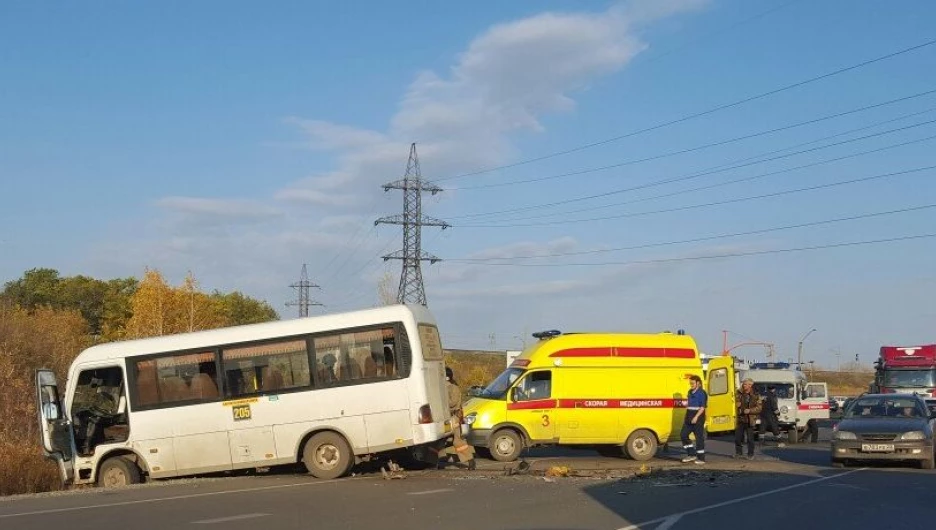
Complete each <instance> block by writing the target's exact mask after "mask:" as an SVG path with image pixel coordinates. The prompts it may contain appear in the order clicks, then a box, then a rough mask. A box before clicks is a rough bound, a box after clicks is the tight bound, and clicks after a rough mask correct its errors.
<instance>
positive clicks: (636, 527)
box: [618, 468, 866, 530]
mask: <svg viewBox="0 0 936 530" xmlns="http://www.w3.org/2000/svg"><path fill="white" fill-rule="evenodd" d="M865 469H866V468H861V469H854V470H852V471H846V472H844V473H839V474H838V475H832V476H830V477H821V478H817V479H813V480H807V481H806V482H799V483H797V484H791V485H789V486H783V487H781V488H776V489H772V490H769V491H762V492H760V493H755V494H753V495H748V496H746V497H738V498H737V499H731V500H729V501H723V502H719V503H715V504H710V505H708V506H702V507H701V508H694V509H692V510H686V511H684V512H679V513H673V514H670V515H667V516H665V517H658V518H656V519H652V520H650V521H645V522H643V523H640V524H632V525H630V526H625V527H622V528H619V529H618V530H641V529H642V528H643V527H645V526H649V525H655V524H658V523H660V524H661V526H660V528H661V529H662V528H670V527H672V526H673V525H674V524H676V521H678V520H679V518H681V517H683V516H686V515H691V514H694V513H702V512H707V511H709V510H714V509H715V508H721V507H724V506H730V505H732V504H737V503H739V502H744V501H749V500H751V499H757V498H759V497H766V496H767V495H774V494H776V493H780V492H781V491H787V490H792V489H796V488H801V487H803V486H811V485H813V484H819V483H820V482H825V481H827V480H832V479H836V478H841V477H844V476H846V475H851V474H852V473H857V472H859V471H864V470H865ZM673 518H675V520H674V519H673ZM667 524H668V525H669V526H665V527H664V525H667Z"/></svg>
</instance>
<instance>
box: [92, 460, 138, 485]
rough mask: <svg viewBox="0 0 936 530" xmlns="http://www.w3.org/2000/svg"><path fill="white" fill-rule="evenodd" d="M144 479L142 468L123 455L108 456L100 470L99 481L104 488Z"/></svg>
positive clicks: (136, 482)
mask: <svg viewBox="0 0 936 530" xmlns="http://www.w3.org/2000/svg"><path fill="white" fill-rule="evenodd" d="M142 481H143V480H142V478H141V474H140V468H139V467H137V465H136V464H135V463H133V462H131V461H130V460H128V459H126V458H124V457H122V456H114V457H111V458H108V459H107V460H105V461H104V463H103V464H101V468H100V469H99V470H98V477H97V483H98V486H99V487H102V488H119V487H121V486H129V485H131V484H139V483H140V482H142Z"/></svg>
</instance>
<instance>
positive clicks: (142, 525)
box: [0, 434, 936, 530]
mask: <svg viewBox="0 0 936 530" xmlns="http://www.w3.org/2000/svg"><path fill="white" fill-rule="evenodd" d="M824 439H825V440H827V439H828V438H827V434H826V435H825V437H824ZM709 447H710V451H711V452H710V454H711V456H710V458H709V460H710V462H709V463H708V464H707V465H706V466H705V467H704V468H703V466H696V465H692V464H688V465H687V464H681V463H679V462H678V458H679V457H680V456H681V454H679V453H678V452H676V451H673V452H671V453H662V454H661V455H660V457H659V458H657V459H655V460H653V461H651V462H649V463H648V465H646V466H644V467H643V468H642V469H641V467H642V466H641V464H640V463H636V462H632V461H628V460H623V459H609V458H602V457H599V456H597V455H596V454H595V453H592V452H591V451H585V450H580V451H555V450H553V451H544V450H540V451H534V452H531V453H530V454H529V455H527V456H526V462H528V463H530V464H531V469H530V470H529V471H528V472H526V473H520V474H511V475H509V476H508V475H507V473H508V471H516V470H517V466H516V465H512V466H505V465H504V464H500V463H495V462H490V461H485V462H483V463H482V465H481V466H479V469H478V470H477V471H474V472H469V471H467V470H462V469H457V468H449V469H446V470H442V471H435V470H432V471H406V472H403V473H402V474H401V475H399V476H401V478H399V479H392V478H390V479H388V478H384V477H383V476H382V475H381V474H380V473H376V472H367V473H365V474H362V475H357V476H355V477H351V478H346V479H341V480H337V481H320V480H316V479H312V478H311V477H308V476H306V475H301V474H291V473H277V474H266V475H257V476H242V477H233V478H203V479H189V480H180V481H167V482H157V483H154V484H145V485H141V486H137V487H132V488H125V489H120V490H99V489H86V490H79V491H74V492H67V493H63V494H51V495H38V496H23V497H17V498H13V499H8V500H5V501H0V529H4V530H6V529H9V530H45V529H47V528H66V527H67V528H69V530H82V529H94V530H99V529H101V528H107V527H111V526H112V525H115V524H119V525H124V526H129V527H130V528H132V530H157V529H160V530H161V529H168V528H172V529H178V528H223V529H225V530H239V529H247V528H250V529H253V530H255V529H256V528H258V527H262V528H263V529H264V530H293V529H308V528H316V529H332V528H334V529H345V528H439V527H445V528H446V529H451V530H459V529H471V530H477V529H478V528H490V529H509V530H513V529H518V530H519V529H573V528H575V529H578V528H583V529H584V528H588V529H608V530H618V529H625V528H626V529H631V530H636V529H637V528H641V529H659V530H667V529H670V530H671V529H677V530H678V529H694V530H697V529H699V528H715V527H716V525H718V526H726V525H727V526H737V525H743V526H754V527H757V528H764V529H774V528H777V529H779V528H783V529H784V530H787V529H788V528H790V527H791V526H793V527H800V528H822V527H832V528H844V527H855V528H912V527H915V526H921V527H922V526H924V525H926V526H929V525H931V524H932V521H934V520H936V503H933V502H932V499H933V498H936V494H934V491H933V490H934V488H936V473H934V472H932V471H920V470H916V469H912V468H910V467H898V468H883V467H873V468H870V469H868V468H860V469H846V470H838V469H832V468H830V467H828V465H827V463H828V444H827V443H824V442H820V443H819V444H816V445H811V444H807V445H798V446H794V447H791V448H786V449H777V448H776V447H774V446H772V444H768V445H766V446H765V447H763V448H760V449H759V450H758V456H757V458H756V459H755V460H754V461H747V460H734V459H731V458H729V456H730V454H731V453H732V452H733V447H732V444H731V442H730V441H729V440H726V439H713V440H711V443H710V444H709ZM562 466H565V469H562ZM550 467H552V468H553V471H568V474H569V476H560V477H545V476H543V471H544V470H546V469H549V468H550ZM505 469H506V470H505Z"/></svg>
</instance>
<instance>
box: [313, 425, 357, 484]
mask: <svg viewBox="0 0 936 530" xmlns="http://www.w3.org/2000/svg"><path fill="white" fill-rule="evenodd" d="M353 456H354V455H352V454H351V446H350V445H348V442H346V441H345V439H344V437H343V436H341V435H340V434H338V433H336V432H332V431H323V432H320V433H318V434H316V435H314V436H312V438H309V441H308V442H306V444H305V446H304V447H303V448H302V463H303V464H305V466H306V469H307V470H308V471H309V474H310V475H312V476H313V477H315V478H320V479H325V480H331V479H336V478H339V477H342V476H344V475H345V474H346V473H347V472H348V471H350V470H351V466H352V465H354V458H353Z"/></svg>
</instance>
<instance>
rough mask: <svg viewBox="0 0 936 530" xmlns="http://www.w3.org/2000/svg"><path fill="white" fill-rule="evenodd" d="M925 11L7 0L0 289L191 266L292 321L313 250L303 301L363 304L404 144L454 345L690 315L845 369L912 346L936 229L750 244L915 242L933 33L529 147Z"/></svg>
mask: <svg viewBox="0 0 936 530" xmlns="http://www.w3.org/2000/svg"><path fill="white" fill-rule="evenodd" d="M932 20H936V4H934V3H932V2H929V1H926V0H916V1H914V0H906V1H903V2H901V6H900V8H899V9H896V8H893V6H891V7H888V6H887V5H885V4H883V3H880V2H871V1H859V2H855V1H850V0H822V1H807V0H798V1H792V2H790V1H780V0H777V1H766V0H765V1H758V2H750V1H742V0H709V1H702V0H688V1H676V0H666V1H653V2H650V1H643V2H639V1H637V2H633V1H632V2H606V3H603V2H597V1H596V2H587V3H586V2H558V1H549V2H481V3H478V2H472V3H462V4H458V3H455V4H452V3H439V2H419V3H416V4H408V5H407V6H405V7H403V6H400V5H399V4H394V3H391V2H340V3H324V2H321V3H311V2H279V3H277V4H275V5H273V6H270V5H263V6H261V5H259V4H251V3H247V2H233V3H232V2H214V1H205V2H198V3H197V4H192V3H187V2H160V3H158V4H156V3H148V4H147V3H142V2H137V3H123V4H120V5H108V6H106V7H105V6H104V5H103V4H87V3H84V4H78V3H37V2H30V3H26V2H21V3H6V4H4V5H3V6H2V7H0V64H2V65H3V67H2V68H0V180H2V184H3V195H2V208H0V226H2V227H3V228H2V229H0V256H2V259H0V281H9V280H12V279H15V278H18V277H20V276H21V275H22V273H23V272H24V271H25V270H27V269H29V268H33V267H52V268H56V269H58V270H59V271H60V272H61V273H62V274H64V275H73V274H86V275H90V276H94V277H98V278H112V277H123V276H138V277H139V276H141V275H142V273H143V270H144V268H146V267H150V268H157V269H159V270H160V271H162V272H163V273H164V274H165V275H166V276H167V277H168V278H169V279H170V281H172V282H173V283H178V282H181V280H182V278H183V277H184V275H185V274H186V272H187V271H192V272H193V273H194V274H195V276H196V277H197V278H198V279H199V281H200V285H201V287H202V288H203V289H207V290H211V289H220V290H223V291H231V290H240V291H242V292H245V293H247V294H249V295H251V296H254V297H257V298H262V299H265V300H267V301H268V302H270V303H271V304H272V305H273V306H274V307H276V308H277V310H278V311H279V312H280V314H281V315H282V316H283V317H284V318H292V317H293V316H294V315H295V309H294V308H287V307H285V306H284V303H285V302H287V301H288V300H291V299H293V298H294V297H295V295H296V293H295V292H294V291H293V290H292V289H291V288H290V287H289V284H291V283H293V282H295V281H296V280H297V279H298V276H299V272H300V269H301V267H302V264H303V263H307V264H308V268H309V273H310V276H311V279H312V281H314V282H315V283H317V284H319V285H321V287H322V288H321V289H317V290H315V291H314V292H313V298H315V299H316V300H319V301H321V302H323V303H324V304H325V307H324V308H313V310H312V312H313V313H321V312H325V311H340V310H345V309H354V308H359V307H367V306H371V305H374V304H375V303H376V301H377V284H378V282H379V280H380V278H381V277H383V275H384V274H385V273H387V272H389V273H391V274H392V275H393V277H394V285H395V284H396V278H397V276H398V274H399V267H400V264H399V262H397V261H390V262H384V261H383V260H381V259H380V256H381V255H383V254H385V253H388V252H391V251H393V250H396V249H398V248H400V247H401V245H402V241H401V234H400V230H399V228H398V227H394V226H389V225H380V226H378V227H375V226H374V223H373V221H374V220H375V219H376V218H378V217H380V216H384V215H392V214H394V213H398V212H399V211H400V210H401V209H402V196H401V194H400V193H399V192H387V193H385V192H384V191H383V190H382V189H381V187H380V185H381V184H383V183H385V182H389V181H391V180H395V179H397V178H400V177H401V176H402V173H403V170H404V169H405V166H406V159H407V155H408V147H409V144H410V143H411V142H417V146H418V147H417V148H418V150H419V154H420V162H421V164H422V172H423V177H424V178H425V179H428V180H435V181H436V182H437V183H438V184H439V185H440V186H442V187H443V188H445V189H446V191H445V192H444V193H442V194H439V195H436V196H431V197H430V196H427V197H425V198H424V201H423V207H424V213H425V214H426V215H430V216H433V217H437V218H440V219H445V220H447V221H448V222H450V223H451V224H452V227H451V228H450V229H447V230H445V231H439V230H438V229H434V228H427V229H426V230H425V231H424V233H423V245H424V249H425V250H427V251H428V252H430V253H432V254H435V255H437V256H439V257H441V258H443V259H444V261H442V262H440V263H437V264H434V265H428V264H426V265H425V266H424V269H423V274H424V277H425V283H426V292H427V297H428V300H429V306H430V308H431V309H432V310H433V311H434V313H435V314H436V316H437V318H438V319H439V321H440V325H441V328H442V331H443V340H444V342H445V344H446V346H448V347H467V348H487V347H495V348H498V349H506V348H516V347H520V346H521V344H522V343H523V342H524V341H526V342H529V340H530V338H529V335H530V333H532V332H534V331H537V330H541V329H552V328H558V329H561V330H566V331H575V330H578V331H585V330H615V331H660V330H664V329H677V328H684V329H686V330H687V331H688V332H689V333H691V334H693V335H694V336H695V337H696V338H697V340H698V341H699V343H700V346H701V347H702V348H703V350H704V351H707V352H712V353H714V352H717V351H718V350H720V348H721V342H722V330H725V329H727V330H731V331H732V332H733V333H732V334H730V336H729V340H730V343H731V344H732V345H734V344H737V343H740V342H744V341H746V340H750V339H755V340H757V341H765V342H771V343H774V344H775V345H776V349H777V351H778V356H779V357H780V358H782V359H786V358H789V357H792V356H795V351H796V343H797V341H798V340H799V338H800V337H801V336H802V335H803V334H804V333H806V332H807V331H809V330H810V329H812V328H816V329H817V330H818V331H817V332H816V333H814V334H812V335H811V336H810V337H809V339H808V340H807V342H806V347H805V351H806V354H805V358H806V359H815V360H816V361H817V362H819V363H822V364H824V365H826V366H834V365H835V364H836V363H837V362H838V360H839V359H841V361H842V362H845V361H846V360H851V359H853V358H854V354H855V353H858V354H860V356H861V359H862V360H863V361H864V362H866V363H867V362H870V361H871V360H872V358H873V357H874V355H875V352H876V351H877V348H878V347H879V346H880V345H882V344H916V343H925V342H934V341H936V331H934V329H936V328H934V326H933V323H934V321H936V308H934V306H933V303H932V300H933V296H934V294H936V275H934V272H933V266H932V264H933V263H934V258H936V244H934V242H936V239H934V238H924V239H912V240H905V241H898V242H890V243H878V244H869V245H859V246H848V247H838V248H827V249H817V250H812V251H801V252H773V251H776V250H782V249H796V248H803V247H823V246H828V245H835V244H839V243H847V242H861V241H874V240H882V239H893V238H899V237H905V236H913V235H922V234H928V233H933V232H936V228H934V226H936V223H934V221H936V208H934V207H931V205H934V204H936V171H934V170H919V169H920V168H925V167H929V166H933V165H936V158H934V157H933V154H932V153H933V149H934V145H936V140H930V139H928V137H930V136H933V135H936V123H928V122H931V121H933V120H936V93H934V94H924V95H919V94H921V93H924V92H926V91H929V90H934V89H936V69H934V68H933V65H934V64H936V45H931V46H927V47H924V48H920V49H918V50H915V51H912V52H908V53H904V54H900V55H897V56H895V57H893V58H890V59H887V60H883V61H880V62H876V63H874V64H870V65H867V66H865V67H861V68H857V69H854V70H852V71H848V72H845V73H842V74H838V75H835V76H831V77H829V78H826V79H822V80H819V81H815V82H811V83H808V84H804V85H802V86H799V87H796V88H793V89H790V90H785V91H782V92H778V93H776V94H773V95H770V96H767V97H764V98H760V99H757V100H755V101H751V102H748V103H745V104H741V105H737V106H734V107H731V108H727V109H724V110H720V111H717V112H712V113H710V114H707V115H705V116H700V117H698V118H693V119H690V120H686V121H683V122H680V123H676V124H673V125H670V126H665V127H660V128H658V129H655V130H653V131H649V132H646V133H642V134H636V135H633V136H629V137H627V138H623V139H620V140H617V141H611V142H607V143H604V144H602V145H599V146H595V147H592V148H587V149H581V150H577V151H575V152H572V153H569V154H565V155H561V156H549V155H552V154H554V153H557V152H562V151H566V150H569V149H572V148H576V147H579V146H582V145H586V144H591V143H594V142H601V141H603V140H606V139H609V138H614V137H618V136H622V135H626V134H628V133H630V132H633V131H638V130H641V129H645V128H649V127H653V126H655V125H658V124H662V123H666V122H670V121H673V120H679V119H680V118H683V117H686V116H690V115H693V114H696V113H699V112H703V111H706V110H708V109H712V108H715V107H719V106H721V105H725V104H729V103H732V102H736V101H739V100H742V99H745V98H748V97H750V96H754V95H757V94H762V93H765V92H769V91H771V90H774V89H776V88H780V87H783V86H787V85H790V84H793V83H797V82H799V81H803V80H807V79H811V78H813V77H817V76H820V75H823V74H825V73H828V72H832V71H835V70H837V69H840V68H844V67H847V66H850V65H854V64H858V63H861V62H863V61H866V60H869V59H874V58H876V57H880V56H883V55H886V54H888V53H892V52H896V51H899V50H903V49H905V48H909V47H912V46H915V45H918V44H921V43H924V42H927V41H930V40H932V39H934V38H936V33H934V31H933V28H932V23H931V22H932ZM907 96H915V97H911V98H908V99H904V100H903V101H898V102H894V103H889V104H886V105H879V106H877V107H874V108H871V109H868V110H863V111H860V112H851V113H849V114H846V115H843V116H840V117H838V118H831V119H825V120H821V121H817V122H815V123H811V124H807V125H803V126H797V127H792V128H788V129H785V130H783V131H779V132H775V133H770V134H762V135H759V136H756V137H753V138H749V139H746V140H738V141H731V142H728V143H724V144H723V145H720V146H715V147H709V148H700V147H701V146H704V145H706V144H710V143H717V142H721V141H724V140H730V139H733V138H737V137H741V136H747V135H752V134H756V133H761V132H764V131H768V130H771V129H776V128H781V127H786V126H790V125H795V124H799V123H801V122H805V121H809V120H815V119H817V118H823V117H825V116H830V115H834V114H838V113H844V112H849V111H853V110H856V109H859V108H862V107H866V106H871V105H878V104H882V103H884V102H888V101H892V100H895V99H899V98H904V97H907ZM833 144H834V145H833ZM901 144H904V145H901ZM694 148H699V149H695V150H693V151H691V152H688V153H684V154H673V155H666V153H671V152H674V151H680V150H687V149H694ZM800 151H806V152H800ZM869 151H874V152H869ZM768 153H772V154H768ZM659 155H665V156H660V157H659V158H656V159H655V160H652V161H646V162H633V161H635V160H639V159H643V158H648V157H657V156H659ZM544 156H546V157H548V158H545V159H543V160H540V161H537V162H532V163H522V162H525V161H527V160H530V159H535V158H539V157H544ZM767 158H770V159H772V160H765V159H767ZM628 162H633V163H628ZM518 163H520V164H519V165H514V164H518ZM608 165H617V166H618V167H615V168H613V169H608V170H603V171H593V172H587V173H580V174H578V175H573V176H565V177H557V178H545V177H551V176H554V175H560V174H564V173H574V172H580V171H582V170H584V169H589V168H597V167H602V166H608ZM501 166H508V167H501ZM733 166H741V167H733ZM800 166H809V167H805V168H801V169H796V168H799V167H800ZM492 168H493V169H492ZM497 168H500V169H497ZM713 168H715V169H713ZM907 170H919V171H913V172H909V173H903V174H900V175H894V176H890V177H881V178H877V179H871V180H864V181H860V182H852V183H843V182H845V181H851V180H857V179H862V178H865V177H873V176H876V175H882V174H886V173H894V172H903V171H907ZM479 171H481V173H477V174H472V175H467V176H463V175H465V174H466V173H475V172H479ZM700 172H701V173H708V174H706V175H700V176H697V177H694V178H688V179H687V178H683V177H687V176H690V175H694V174H696V173H700ZM681 178H682V180H678V179H681ZM742 179H746V180H742ZM663 180H672V182H670V183H668V184H654V183H658V182H659V181H663ZM734 180H739V181H740V182H735V183H730V182H729V181H734ZM518 181H532V182H525V183H524V182H518ZM839 183H842V184H839ZM650 184H653V185H650ZM823 185H828V186H827V187H824V188H819V189H814V190H811V191H795V190H799V189H802V188H810V187H816V186H823ZM632 188H640V189H632ZM694 188H707V189H699V190H694V191H693V189H694ZM781 192H789V193H781ZM772 193H781V194H779V195H775V196H773V197H763V198H751V197H757V196H762V195H769V194H772ZM591 195H598V196H599V197H596V198H592V199H584V198H583V197H587V196H591ZM734 199H738V200H737V201H735V202H730V203H726V204H721V205H711V203H713V202H719V201H726V200H727V201H730V200H734ZM563 201H567V202H565V203H564V204H555V203H562V202H563ZM686 206H693V207H692V208H684V209H680V208H683V207H686ZM908 208H916V209H915V210H912V211H904V212H899V213H887V212H894V211H898V210H906V209H908ZM659 210H669V211H659ZM505 211H506V212H507V213H497V212H505ZM654 212H655V213H654ZM869 214H881V215H875V216H873V217H867V216H868V215H869ZM598 217H604V218H605V219H595V218H598ZM850 217H860V218H858V219H852V220H848V221H836V222H829V223H825V224H814V223H818V222H823V221H831V220H835V219H843V218H850ZM801 224H807V225H810V226H805V227H801V228H793V229H785V230H773V229H775V228H779V227H784V226H790V225H801ZM757 231H760V233H757V234H748V235H740V236H735V237H716V236H724V235H728V234H736V233H739V232H745V233H748V232H757ZM685 240H695V241H694V242H689V243H681V244H668V245H658V243H671V242H678V241H685ZM632 247H642V248H636V249H635V248H632ZM621 248H630V249H629V250H612V249H621ZM598 250H601V251H602V252H591V251H598ZM570 253H572V255H563V256H555V254H570ZM575 253H578V254H575ZM746 253H758V254H755V255H748V256H736V255H737V254H746ZM723 255H728V257H723V258H719V259H711V258H710V257H711V256H723ZM531 256H543V257H539V258H535V257H534V258H531ZM700 258H703V259H700ZM533 264H535V265H537V266H529V265H533ZM737 352H738V353H739V354H741V355H743V356H747V357H760V356H762V354H763V350H762V349H759V348H745V349H738V350H737ZM835 352H840V354H841V356H840V357H837V356H836V355H835Z"/></svg>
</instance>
